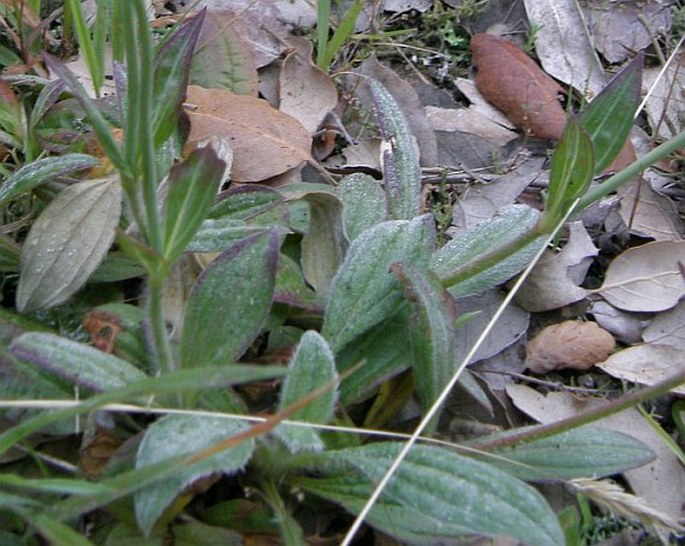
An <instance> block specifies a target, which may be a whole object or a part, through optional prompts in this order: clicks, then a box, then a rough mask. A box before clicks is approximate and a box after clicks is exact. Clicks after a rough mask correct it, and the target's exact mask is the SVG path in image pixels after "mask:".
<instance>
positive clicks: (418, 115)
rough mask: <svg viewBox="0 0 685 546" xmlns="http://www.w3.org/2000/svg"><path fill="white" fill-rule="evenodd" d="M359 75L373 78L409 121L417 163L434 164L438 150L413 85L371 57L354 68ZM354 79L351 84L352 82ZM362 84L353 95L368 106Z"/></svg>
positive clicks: (369, 103)
mask: <svg viewBox="0 0 685 546" xmlns="http://www.w3.org/2000/svg"><path fill="white" fill-rule="evenodd" d="M356 72H358V73H359V74H362V75H364V76H368V77H371V78H373V79H375V80H377V81H378V82H379V83H380V84H381V85H382V86H383V87H385V89H387V91H388V92H389V93H390V94H391V95H392V96H393V98H394V99H395V101H396V102H397V104H398V105H399V106H400V109H401V110H402V113H403V114H404V115H405V117H406V118H407V121H408V122H409V127H410V128H411V132H412V134H413V135H414V137H415V138H416V143H417V144H418V147H419V152H420V156H421V157H420V162H421V165H424V166H429V167H433V166H435V165H436V164H437V158H438V152H437V144H436V140H435V135H434V134H433V128H432V126H431V124H430V122H429V121H428V118H426V114H425V113H424V111H423V105H422V104H421V101H420V99H419V96H418V94H417V93H416V91H415V90H414V88H413V87H412V86H411V85H409V84H408V83H407V82H406V81H404V80H403V79H402V78H400V77H399V76H398V75H397V74H396V73H395V72H394V71H393V70H392V69H391V68H388V67H387V66H384V65H382V64H381V63H379V62H378V60H377V59H376V58H375V57H371V58H369V59H367V60H366V61H364V62H363V63H362V64H361V66H360V67H359V68H358V69H357V70H356ZM356 83H357V81H356V78H355V79H354V80H353V84H355V85H356ZM365 88H366V86H359V88H358V90H357V96H358V97H359V99H360V100H361V101H362V103H363V104H366V105H368V106H369V109H370V108H371V105H372V101H371V98H370V97H369V95H368V94H367V91H366V89H365Z"/></svg>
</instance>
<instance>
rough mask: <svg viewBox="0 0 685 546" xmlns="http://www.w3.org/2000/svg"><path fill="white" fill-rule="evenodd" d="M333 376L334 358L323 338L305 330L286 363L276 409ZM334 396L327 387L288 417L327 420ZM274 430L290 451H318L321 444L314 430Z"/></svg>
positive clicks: (304, 419)
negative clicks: (285, 374) (314, 398)
mask: <svg viewBox="0 0 685 546" xmlns="http://www.w3.org/2000/svg"><path fill="white" fill-rule="evenodd" d="M335 377H336V371H335V361H334V359H333V353H332V352H331V350H330V348H329V347H328V344H327V343H326V340H325V339H324V338H323V337H321V335H319V334H318V333H317V332H315V331H314V330H310V331H308V332H305V333H304V335H303V336H302V338H301V340H300V344H299V345H298V346H297V350H296V351H295V354H294V355H293V357H292V359H291V361H290V364H289V365H288V375H287V377H286V380H285V383H284V385H283V390H282V391H281V400H280V403H279V406H278V408H279V410H280V411H282V410H285V409H286V408H288V407H289V406H291V405H293V404H295V403H296V402H299V401H300V400H302V399H304V398H306V397H307V396H309V395H310V394H311V393H312V392H313V391H315V390H316V389H319V388H321V387H323V386H325V385H327V384H329V383H331V381H333V380H334V379H335ZM335 399H336V391H335V389H330V390H329V391H327V392H326V393H325V394H323V395H321V396H320V397H318V398H317V399H316V400H313V401H312V402H310V403H309V404H308V405H307V407H305V408H302V409H301V410H298V411H296V412H295V413H293V414H292V416H290V417H289V418H290V419H293V420H296V421H305V422H308V423H327V422H328V420H329V419H330V418H331V416H332V415H333V409H334V406H335ZM273 432H274V434H275V435H276V436H277V437H278V438H280V439H281V440H282V441H283V443H285V445H286V446H287V447H288V449H289V450H290V451H292V452H293V453H297V452H298V451H303V450H307V451H319V450H321V449H323V447H324V446H323V442H322V441H321V440H320V438H319V435H318V434H317V432H316V431H314V430H313V429H308V428H304V427H294V426H289V425H287V424H286V425H279V426H278V427H276V429H274V431H273Z"/></svg>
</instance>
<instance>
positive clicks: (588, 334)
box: [526, 320, 616, 373]
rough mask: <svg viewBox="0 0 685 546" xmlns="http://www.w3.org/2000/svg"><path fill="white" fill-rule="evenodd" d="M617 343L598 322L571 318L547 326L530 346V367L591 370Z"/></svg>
mask: <svg viewBox="0 0 685 546" xmlns="http://www.w3.org/2000/svg"><path fill="white" fill-rule="evenodd" d="M615 345H616V342H615V341H614V338H613V337H612V336H611V334H610V333H609V332H607V331H606V330H604V329H603V328H601V327H600V326H599V325H598V324H597V323H595V322H582V321H579V320H567V321H565V322H560V323H559V324H553V325H551V326H547V328H544V329H543V330H542V331H541V332H540V333H539V334H538V335H536V336H535V337H534V338H533V339H532V340H531V341H529V342H528V345H527V346H526V367H527V368H528V369H529V370H530V371H531V372H533V373H548V372H551V371H553V370H565V369H572V370H587V369H589V368H591V367H592V366H593V365H595V364H597V363H598V362H602V361H603V360H605V359H606V357H607V356H609V353H610V352H611V351H612V350H613V348H614V346H615Z"/></svg>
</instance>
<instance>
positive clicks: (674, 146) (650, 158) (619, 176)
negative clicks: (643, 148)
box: [578, 131, 685, 211]
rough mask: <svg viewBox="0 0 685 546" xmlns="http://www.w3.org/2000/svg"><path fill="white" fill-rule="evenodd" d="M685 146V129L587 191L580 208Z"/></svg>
mask: <svg viewBox="0 0 685 546" xmlns="http://www.w3.org/2000/svg"><path fill="white" fill-rule="evenodd" d="M684 147H685V131H683V132H681V133H678V134H677V135H676V136H674V137H673V138H672V139H670V140H667V141H666V142H664V143H663V144H660V145H659V146H657V147H656V148H654V149H653V150H652V151H651V152H649V153H647V154H645V155H644V156H642V157H641V158H640V159H638V160H637V161H635V162H634V163H631V164H630V165H629V166H628V167H626V168H625V169H623V170H622V171H621V172H618V173H616V174H615V175H614V176H612V177H611V178H608V179H607V180H605V181H604V182H602V184H600V185H599V186H598V187H596V188H594V189H593V190H591V191H589V192H588V193H586V194H585V195H584V196H583V197H582V198H581V199H580V203H579V204H578V210H579V211H581V210H583V209H585V208H586V207H588V206H590V205H592V203H594V202H595V201H599V200H600V199H601V198H602V197H604V196H606V195H608V194H610V193H612V192H614V191H616V190H617V189H618V188H620V187H621V186H622V185H623V184H625V183H626V182H628V181H629V180H632V179H633V178H635V177H636V176H638V175H639V174H640V173H641V172H642V171H644V170H645V169H647V168H649V167H651V166H652V165H654V163H656V162H657V161H660V160H662V159H663V158H665V157H667V156H669V155H671V154H672V153H673V152H675V151H676V150H678V149H679V148H684Z"/></svg>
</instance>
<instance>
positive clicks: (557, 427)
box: [469, 370, 685, 451]
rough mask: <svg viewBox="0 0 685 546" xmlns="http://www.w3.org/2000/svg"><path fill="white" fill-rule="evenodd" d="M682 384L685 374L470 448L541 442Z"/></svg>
mask: <svg viewBox="0 0 685 546" xmlns="http://www.w3.org/2000/svg"><path fill="white" fill-rule="evenodd" d="M682 383H685V370H682V371H680V372H678V373H677V374H675V375H672V376H671V377H668V378H667V379H664V380H663V381H661V382H659V383H657V384H656V385H652V386H651V387H645V388H644V389H640V390H639V391H635V392H632V393H630V394H627V395H625V396H622V397H621V398H619V399H618V400H614V401H613V402H608V403H606V404H604V405H602V406H599V407H598V408H595V409H592V410H590V411H586V412H583V413H579V414H578V415H573V416H572V417H567V418H566V419H562V420H561V421H556V422H554V423H549V424H546V425H540V426H537V427H534V428H529V429H527V430H523V431H521V432H519V433H514V434H511V435H508V436H506V437H500V438H494V439H492V440H487V439H484V440H483V441H480V442H477V443H475V444H470V445H469V447H471V448H473V449H479V450H483V451H494V450H496V449H501V448H503V447H511V446H513V445H515V444H520V443H522V442H532V441H534V440H541V439H542V438H547V437H549V436H554V435H555V434H560V433H562V432H566V431H568V430H572V429H574V428H577V427H580V426H583V425H587V424H589V423H593V422H594V421H598V420H599V419H603V418H604V417H608V416H609V415H614V414H615V413H618V412H620V411H623V410H625V409H628V408H630V407H633V406H635V405H637V404H641V403H642V402H645V401H646V400H649V399H650V398H654V397H656V396H661V395H663V394H666V393H668V392H669V391H670V390H671V389H674V388H676V387H678V386H679V385H681V384H682Z"/></svg>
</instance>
